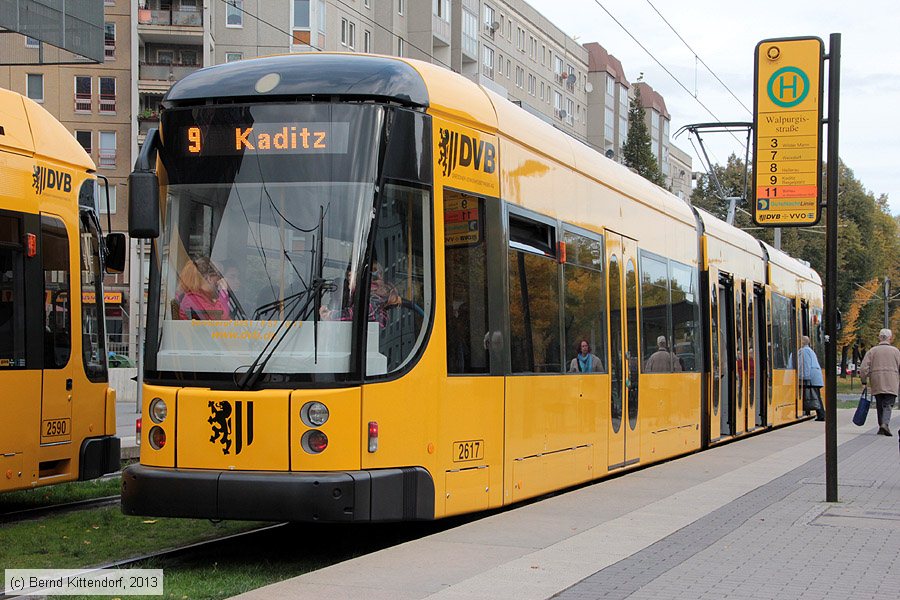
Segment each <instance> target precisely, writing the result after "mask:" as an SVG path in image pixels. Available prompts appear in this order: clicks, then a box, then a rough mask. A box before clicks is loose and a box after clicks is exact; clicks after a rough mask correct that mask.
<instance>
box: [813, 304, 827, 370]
mask: <svg viewBox="0 0 900 600" xmlns="http://www.w3.org/2000/svg"><path fill="white" fill-rule="evenodd" d="M812 312H813V317H812V319H813V322H812V328H811V330H810V331H811V332H812V335H810V337H811V338H812V341H813V346H814V348H813V350H815V352H816V358H818V359H819V364H820V365H824V364H825V324H824V323H823V322H822V310H821V309H819V308H814V309H813V311H812Z"/></svg>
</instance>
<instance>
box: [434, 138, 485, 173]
mask: <svg viewBox="0 0 900 600" xmlns="http://www.w3.org/2000/svg"><path fill="white" fill-rule="evenodd" d="M439 136H440V142H439V147H440V155H439V156H438V163H439V164H440V165H441V168H442V169H443V173H444V177H448V176H449V175H450V174H451V173H453V171H454V170H455V169H456V167H457V166H459V167H466V168H472V169H475V170H476V171H481V172H483V173H488V174H490V173H493V172H494V169H495V168H496V165H497V162H496V156H497V150H496V148H494V144H492V143H490V142H486V141H484V140H479V139H477V138H471V137H469V136H467V135H466V134H464V133H459V132H457V131H451V130H449V129H444V128H441V129H440V131H439Z"/></svg>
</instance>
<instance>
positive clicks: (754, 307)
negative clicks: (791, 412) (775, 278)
mask: <svg viewBox="0 0 900 600" xmlns="http://www.w3.org/2000/svg"><path fill="white" fill-rule="evenodd" d="M746 291H747V295H746V297H747V429H748V430H753V429H755V428H757V427H759V426H760V425H762V423H763V421H762V418H761V417H762V414H761V409H762V400H761V396H762V394H761V393H760V390H761V389H762V373H763V372H762V371H760V360H759V347H760V339H761V337H760V321H759V306H760V304H759V298H758V296H757V292H756V289H755V288H754V286H753V283H752V282H750V281H748V282H747V286H746Z"/></svg>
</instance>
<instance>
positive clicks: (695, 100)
mask: <svg viewBox="0 0 900 600" xmlns="http://www.w3.org/2000/svg"><path fill="white" fill-rule="evenodd" d="M594 4H596V5H597V6H599V7H600V8H601V9H603V12H605V13H606V14H607V15H608V16H609V18H610V19H612V20H613V21H614V22H615V24H616V25H618V26H619V28H621V29H622V31H624V32H625V33H626V34H627V35H628V37H630V38H631V39H632V40H633V41H634V43H635V44H637V45H638V46H639V47H640V48H641V50H643V51H644V52H646V53H647V56H649V57H650V58H652V59H653V62H655V63H656V64H657V65H659V67H660V68H661V69H662V70H663V71H665V72H666V74H667V75H668V76H669V77H671V78H672V80H673V81H675V83H677V84H678V85H679V87H681V89H683V90H684V91H685V92H687V94H688V95H689V96H690V97H691V98H693V99H694V102H696V103H697V104H699V105H700V106H701V107H703V110H705V111H706V112H707V113H709V115H710V116H711V117H712V118H713V119H715V120H716V122H717V123H722V122H723V121H722V119H720V118H719V117H718V116H716V114H715V113H714V112H713V111H712V110H711V109H710V108H709V107H708V106H706V104H704V103H703V102H702V101H701V100H700V98H698V97H697V96H696V95H694V94H693V93H692V92H691V91H690V90H689V89H688V88H687V86H686V85H684V83H682V81H681V80H680V79H678V77H676V76H675V74H674V73H672V71H670V70H669V68H668V67H666V66H665V65H664V64H663V63H662V61H660V60H659V59H658V58H656V56H655V55H654V54H653V53H652V52H650V50H649V49H648V48H647V47H646V46H645V45H644V44H642V43H641V41H640V40H638V39H637V37H636V36H635V35H634V34H633V33H631V31H630V30H629V29H628V28H627V27H625V25H623V24H622V22H621V21H619V19H617V18H616V17H615V15H613V14H612V13H611V12H610V11H609V9H608V8H606V7H605V6H604V5H603V3H602V2H600V0H594ZM729 134H730V135H731V137H733V138H734V139H735V141H736V142H737V143H738V144H740V145H741V146H743V145H744V143H743V142H742V141H741V140H739V139H738V138H737V136H736V135H734V133H731V132H729Z"/></svg>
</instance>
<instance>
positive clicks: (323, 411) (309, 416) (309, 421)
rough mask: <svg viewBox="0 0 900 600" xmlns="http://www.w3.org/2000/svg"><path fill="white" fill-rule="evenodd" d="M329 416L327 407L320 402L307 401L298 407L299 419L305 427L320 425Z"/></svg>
mask: <svg viewBox="0 0 900 600" xmlns="http://www.w3.org/2000/svg"><path fill="white" fill-rule="evenodd" d="M329 416H330V413H329V412H328V407H327V406H325V405H324V404H322V403H321V402H307V403H306V404H304V405H303V408H301V409H300V420H301V421H303V424H304V425H306V426H307V427H321V426H322V425H324V424H325V422H326V421H327V420H328V417H329Z"/></svg>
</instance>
